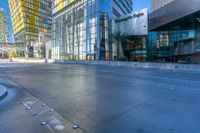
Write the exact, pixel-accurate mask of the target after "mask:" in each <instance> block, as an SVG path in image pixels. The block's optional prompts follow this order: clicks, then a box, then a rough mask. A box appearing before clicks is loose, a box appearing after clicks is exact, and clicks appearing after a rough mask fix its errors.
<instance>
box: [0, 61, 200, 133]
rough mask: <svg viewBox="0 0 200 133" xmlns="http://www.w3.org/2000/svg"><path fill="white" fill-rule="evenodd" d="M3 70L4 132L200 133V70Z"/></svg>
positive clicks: (0, 121) (0, 126)
mask: <svg viewBox="0 0 200 133" xmlns="http://www.w3.org/2000/svg"><path fill="white" fill-rule="evenodd" d="M0 66H1V67H0V85H4V86H6V87H7V89H8V95H7V97H6V98H4V99H3V100H2V101H0V132H1V133H13V132H17V133H49V132H59V133H60V132H61V133H62V132H63V133H200V106H199V103H200V72H199V71H198V72H197V71H195V70H194V71H181V70H167V69H150V68H146V69H144V68H131V67H120V66H108V65H107V66H104V65H78V64H1V65H0ZM76 125H77V127H78V128H77V129H73V126H74V128H76Z"/></svg>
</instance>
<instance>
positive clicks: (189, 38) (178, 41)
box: [148, 30, 196, 62]
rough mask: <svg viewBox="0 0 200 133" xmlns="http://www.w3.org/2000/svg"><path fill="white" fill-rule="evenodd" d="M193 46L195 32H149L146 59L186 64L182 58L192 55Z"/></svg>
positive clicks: (194, 43)
mask: <svg viewBox="0 0 200 133" xmlns="http://www.w3.org/2000/svg"><path fill="white" fill-rule="evenodd" d="M195 45H196V31H195V30H179V31H159V32H150V33H149V46H148V58H149V60H150V61H159V62H178V61H183V60H184V61H185V62H187V59H186V58H184V59H183V58H182V57H184V56H189V55H191V54H193V53H194V52H195V48H196V46H195Z"/></svg>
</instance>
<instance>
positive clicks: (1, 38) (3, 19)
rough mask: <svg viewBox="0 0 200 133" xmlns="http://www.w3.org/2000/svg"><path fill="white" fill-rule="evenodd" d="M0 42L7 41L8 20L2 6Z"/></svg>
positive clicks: (0, 11) (0, 10)
mask: <svg viewBox="0 0 200 133" xmlns="http://www.w3.org/2000/svg"><path fill="white" fill-rule="evenodd" d="M0 42H6V43H7V42H8V21H7V16H6V12H5V10H4V9H3V8H0Z"/></svg>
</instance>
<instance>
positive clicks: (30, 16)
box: [8, 0, 52, 57]
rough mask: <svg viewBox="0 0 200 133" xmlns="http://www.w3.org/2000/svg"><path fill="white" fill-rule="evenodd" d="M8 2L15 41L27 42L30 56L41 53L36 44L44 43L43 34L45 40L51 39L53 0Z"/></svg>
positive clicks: (9, 0)
mask: <svg viewBox="0 0 200 133" xmlns="http://www.w3.org/2000/svg"><path fill="white" fill-rule="evenodd" d="M8 3H9V8H10V12H11V20H12V27H13V31H14V40H15V42H23V43H26V45H27V53H28V57H29V56H31V57H33V54H35V53H37V54H39V53H38V51H36V50H37V48H36V47H38V46H36V45H38V44H39V43H42V42H40V40H41V39H40V36H41V34H42V35H43V36H45V41H47V40H48V39H49V40H51V26H52V19H51V0H8ZM41 49H43V47H41ZM41 49H40V50H39V51H41ZM33 52H34V53H33Z"/></svg>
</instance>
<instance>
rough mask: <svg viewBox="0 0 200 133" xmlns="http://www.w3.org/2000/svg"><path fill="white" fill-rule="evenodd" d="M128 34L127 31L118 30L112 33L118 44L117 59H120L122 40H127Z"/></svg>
mask: <svg viewBox="0 0 200 133" xmlns="http://www.w3.org/2000/svg"><path fill="white" fill-rule="evenodd" d="M126 39H127V36H126V34H125V33H123V32H121V31H118V32H114V33H113V34H112V40H113V41H114V42H115V44H116V45H117V59H118V60H119V47H120V45H121V43H122V42H124V41H126Z"/></svg>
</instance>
